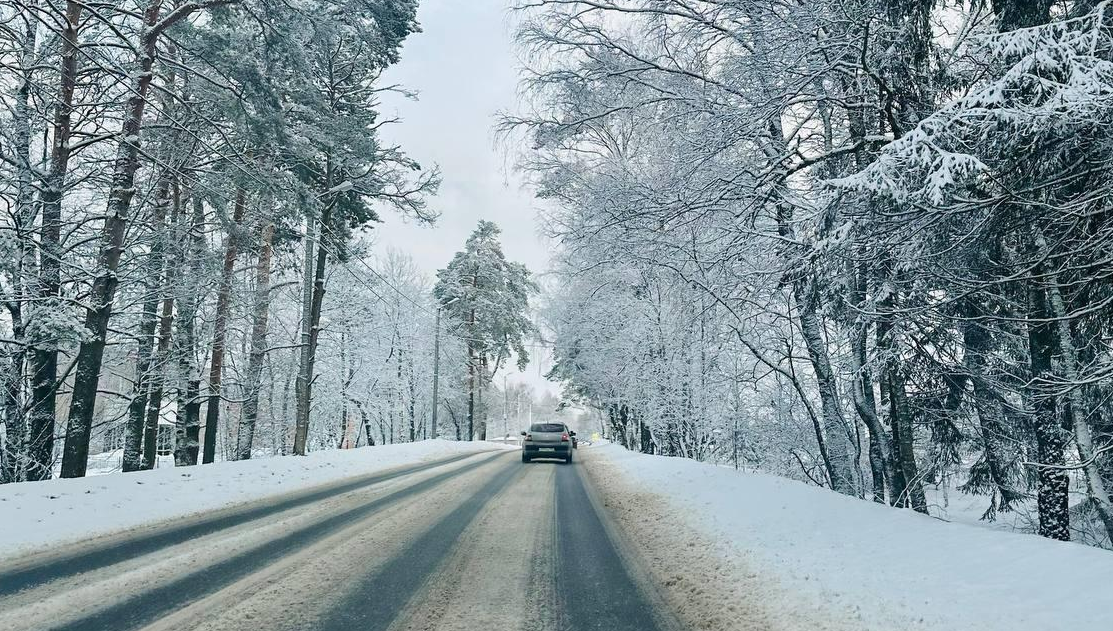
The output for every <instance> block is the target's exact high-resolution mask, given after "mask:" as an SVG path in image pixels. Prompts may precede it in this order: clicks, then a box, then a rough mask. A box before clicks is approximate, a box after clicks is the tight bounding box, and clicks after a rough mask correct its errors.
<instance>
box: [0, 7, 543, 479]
mask: <svg viewBox="0 0 1113 631" xmlns="http://www.w3.org/2000/svg"><path fill="white" fill-rule="evenodd" d="M416 11H417V2H416V0H399V1H391V2H380V1H378V0H356V1H354V2H349V1H336V0H320V1H318V0H312V1H310V2H305V3H297V4H296V5H290V4H287V3H272V2H268V1H265V0H264V1H256V0H202V1H200V2H184V3H183V2H169V1H166V0H150V1H149V2H139V3H97V4H88V3H85V2H82V1H80V0H74V1H63V2H52V1H51V2H47V1H37V0H35V1H32V2H26V3H25V2H22V1H21V0H15V1H14V2H13V1H5V2H2V3H0V60H2V63H3V65H2V69H0V90H2V96H0V99H2V100H3V104H4V108H3V111H2V113H0V200H2V202H3V211H2V214H0V303H2V305H3V310H2V315H0V361H2V362H3V369H0V375H2V377H3V378H2V380H0V381H2V384H0V385H2V387H3V397H2V405H0V420H2V423H3V426H2V427H3V431H2V432H0V447H2V449H0V480H2V481H3V482H18V481H24V480H44V479H48V478H51V477H59V476H60V477H81V476H84V475H86V473H88V472H90V470H91V469H93V470H96V472H99V473H104V472H107V471H112V470H121V469H122V470H123V471H136V470H142V469H151V468H153V467H155V466H158V465H159V464H160V459H163V460H165V461H166V462H164V463H163V464H164V465H167V464H175V465H178V466H188V465H194V464H198V463H210V462H214V461H217V460H237V459H240V460H242V459H247V458H251V457H253V455H255V456H259V455H278V454H283V455H284V454H302V455H304V454H305V453H306V452H307V451H311V450H320V449H325V448H346V447H354V446H359V445H368V444H372V445H373V444H384V443H394V442H412V441H415V440H420V439H423V438H431V437H436V436H438V435H441V436H446V437H451V438H455V439H457V440H463V439H471V438H473V437H477V438H483V437H485V434H486V423H485V419H486V418H487V415H488V409H490V410H492V411H491V414H492V415H495V416H496V417H497V416H498V415H499V414H498V412H499V410H501V417H502V423H501V424H500V425H499V427H498V429H499V430H500V431H503V430H505V431H504V433H507V432H509V431H510V428H506V427H505V426H506V425H507V424H508V422H507V421H506V416H507V410H508V406H510V401H511V399H513V404H514V413H515V423H516V422H517V419H518V418H519V416H520V417H523V418H527V417H528V416H529V415H530V414H532V412H531V411H530V410H531V407H532V405H533V403H534V398H535V395H534V393H533V392H532V391H529V390H528V388H526V389H523V388H522V387H517V388H515V387H509V386H506V385H505V384H504V385H503V387H502V388H501V389H500V388H498V384H497V383H496V382H495V380H494V375H495V373H497V372H498V371H499V369H500V367H503V366H505V365H507V364H509V363H510V362H512V361H518V362H519V363H520V364H522V365H524V364H525V363H526V362H528V357H529V354H528V350H527V349H526V347H525V346H524V344H529V343H531V342H530V341H529V340H527V339H526V338H530V336H531V335H532V333H531V332H532V330H533V329H532V324H531V323H530V321H529V320H528V319H527V318H525V316H524V315H523V314H524V310H525V309H526V303H527V301H528V298H529V295H530V294H532V293H535V291H536V286H535V284H534V282H533V280H532V279H531V278H530V276H529V271H528V270H525V269H524V268H523V267H521V266H520V265H517V264H515V263H512V262H508V261H506V259H505V257H504V256H503V254H502V251H501V249H500V246H499V229H498V226H495V225H494V224H490V223H489V222H488V223H480V224H479V226H478V227H477V228H476V234H475V235H474V237H473V239H470V240H469V241H468V242H467V243H466V244H461V245H462V246H463V249H462V251H461V252H460V253H459V254H458V255H457V257H456V259H455V260H453V261H445V262H444V263H445V268H444V270H442V274H441V276H440V278H438V279H432V278H428V277H427V276H426V275H425V274H424V273H423V272H422V271H421V269H420V267H419V266H418V265H417V264H416V263H415V262H414V261H413V260H412V259H411V258H410V257H409V256H408V255H407V254H406V253H405V248H404V246H405V244H397V247H393V246H392V247H393V249H390V250H388V251H387V253H386V254H385V255H384V254H382V253H381V250H380V253H378V254H376V253H375V252H373V251H372V250H371V244H372V242H373V232H374V230H373V228H374V226H375V225H376V224H377V223H378V222H380V221H403V220H405V221H412V222H417V223H419V224H432V223H433V222H434V221H435V220H436V218H437V214H438V213H437V212H436V211H435V210H434V209H432V208H431V207H430V206H429V204H428V200H429V198H430V196H431V195H433V194H434V193H435V192H436V190H437V187H438V185H439V182H440V174H439V172H438V170H437V168H435V167H426V166H423V165H422V164H419V163H418V162H417V161H416V160H415V159H413V158H411V157H410V156H409V155H408V154H407V153H406V152H405V151H404V149H403V148H402V147H399V146H395V145H392V144H390V143H389V142H387V141H385V140H383V138H382V134H381V131H382V129H383V128H384V127H385V126H388V125H393V124H398V123H399V121H397V120H395V119H392V118H390V117H385V116H383V115H382V114H381V113H380V109H381V108H380V99H381V97H382V96H383V95H384V94H385V93H388V92H389V93H395V94H397V93H401V94H402V95H403V96H412V95H411V94H409V93H408V92H407V90H406V88H405V87H403V86H398V85H392V84H389V83H386V82H384V81H383V80H382V74H383V71H384V70H385V69H386V68H388V67H389V66H391V65H392V64H395V63H396V62H398V60H399V56H400V52H401V48H402V46H403V43H404V41H405V40H406V39H407V37H409V36H410V35H412V34H414V33H417V32H419V31H420V27H419V25H418V22H417V18H416ZM434 280H435V281H436V284H435V287H434ZM434 288H435V289H436V292H437V296H440V297H443V300H442V299H441V298H438V297H437V296H434V291H433V290H434ZM326 289H327V293H326ZM442 303H443V304H442ZM442 312H443V316H444V317H443V318H442V317H441V316H442ZM477 314H478V317H477ZM530 339H532V338H530ZM512 353H513V355H514V357H513V358H512V357H511V354H512ZM488 390H490V392H489V393H488ZM485 393H488V399H489V401H488V402H487V403H485V401H484V394H485ZM523 397H524V398H525V403H524V405H525V406H526V407H525V408H523ZM523 409H524V410H525V411H523V412H521V413H520V414H519V411H520V410H523ZM555 409H556V403H555V402H553V401H548V402H547V403H546V404H545V405H539V407H538V413H539V414H543V413H548V412H550V411H554V410H555ZM438 412H439V418H438ZM513 429H514V431H515V433H516V428H513Z"/></svg>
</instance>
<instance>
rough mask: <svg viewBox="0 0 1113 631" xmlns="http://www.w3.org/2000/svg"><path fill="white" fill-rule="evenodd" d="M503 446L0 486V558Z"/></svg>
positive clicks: (428, 445)
mask: <svg viewBox="0 0 1113 631" xmlns="http://www.w3.org/2000/svg"><path fill="white" fill-rule="evenodd" d="M505 448H506V447H504V446H502V445H496V444H493V443H486V442H453V441H446V440H426V441H422V442H417V443H406V444H400V445H383V446H376V447H361V448H359V449H346V450H329V451H320V452H314V453H310V454H309V455H308V456H306V457H305V458H296V457H276V458H263V459H259V460H246V461H241V462H218V463H216V464H208V465H202V466H196V467H177V468H173V467H169V468H165V469H155V470H153V471H141V472H136V473H127V474H116V475H98V476H94V477H86V478H75V479H68V480H61V479H56V480H48V481H45V482H24V483H20V484H5V485H3V486H0V557H3V556H8V555H13V554H18V553H22V552H25V551H28V550H30V549H33V548H38V547H40V546H44V545H46V544H54V543H59V542H68V541H74V540H78V539H86V538H89V537H94V536H98V535H103V534H107V533H110V532H114V531H118V530H124V529H127V528H132V527H135V526H139V525H142V524H148V523H152V522H157V521H162V520H166V519H171V518H177V517H183V516H186V515H193V514H197V513H202V512H206V511H211V510H215V509H219V508H224V507H227V506H231V505H233V504H238V503H242V502H247V501H250V500H257V499H261V498H265V497H270V496H275V495H281V494H284V493H289V492H291V491H298V490H302V489H306V488H309V487H313V486H317V485H320V484H327V483H330V482H337V481H340V480H343V479H345V478H351V477H355V476H361V475H366V474H370V473H375V472H378V471H385V470H386V469H391V468H394V467H400V466H405V465H410V464H418V463H421V462H426V461H430V460H437V459H441V458H447V457H450V456H454V455H458V454H472V453H479V452H482V451H490V450H494V449H505Z"/></svg>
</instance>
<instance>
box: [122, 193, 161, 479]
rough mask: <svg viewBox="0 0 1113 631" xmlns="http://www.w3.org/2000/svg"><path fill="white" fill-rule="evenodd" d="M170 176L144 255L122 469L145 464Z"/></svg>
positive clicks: (158, 201)
mask: <svg viewBox="0 0 1113 631" xmlns="http://www.w3.org/2000/svg"><path fill="white" fill-rule="evenodd" d="M169 196H170V178H169V174H167V173H164V174H163V175H162V177H160V178H159V182H158V186H157V187H156V193H155V204H154V214H153V216H152V220H151V223H152V225H151V232H152V239H153V241H152V243H151V251H150V252H149V253H148V255H147V265H146V268H147V269H146V270H145V271H144V283H143V289H144V295H143V309H142V315H140V318H139V335H138V337H139V347H138V350H137V354H136V358H137V359H136V362H135V380H134V382H133V387H132V398H131V404H130V405H128V417H127V422H126V424H125V425H124V457H123V463H122V467H123V470H124V471H125V472H127V471H139V470H140V469H144V468H146V467H145V466H144V462H143V438H144V433H145V429H144V424H145V419H146V412H147V396H148V394H149V391H150V373H151V361H152V358H153V355H154V346H155V331H156V329H157V328H158V306H159V293H160V291H161V289H162V276H163V268H164V267H165V264H164V258H165V257H164V252H165V246H166V238H165V235H164V234H163V224H165V222H166V206H167V204H168V203H169V201H170V200H169Z"/></svg>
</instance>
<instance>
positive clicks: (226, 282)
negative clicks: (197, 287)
mask: <svg viewBox="0 0 1113 631" xmlns="http://www.w3.org/2000/svg"><path fill="white" fill-rule="evenodd" d="M245 205H246V199H245V193H244V190H243V189H242V188H240V189H237V191H236V200H235V202H233V209H232V225H231V226H229V229H228V237H227V241H226V242H225V244H224V267H223V269H222V270H221V274H220V290H219V292H218V293H217V297H216V316H215V320H214V323H213V350H212V354H211V355H210V364H209V393H208V400H207V401H206V406H205V442H204V449H203V450H202V455H201V458H202V459H201V462H202V463H203V464H208V463H210V462H213V460H214V459H215V458H216V430H217V425H218V424H219V423H220V396H221V395H220V384H221V379H222V378H223V376H224V344H225V340H226V338H227V329H228V312H229V311H230V310H231V308H232V274H233V272H235V270H236V258H237V257H238V256H239V244H238V238H239V237H238V231H239V230H240V225H241V224H242V223H243V217H244V206H245Z"/></svg>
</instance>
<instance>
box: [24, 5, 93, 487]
mask: <svg viewBox="0 0 1113 631" xmlns="http://www.w3.org/2000/svg"><path fill="white" fill-rule="evenodd" d="M82 9H83V6H82V4H81V3H78V2H72V1H68V2H66V16H65V24H64V25H63V27H62V37H61V63H60V65H59V72H58V75H59V78H58V84H59V90H58V99H57V101H56V102H55V104H54V120H53V122H52V127H53V139H52V143H51V148H50V170H49V172H48V173H47V177H46V186H45V187H43V190H42V192H41V193H40V195H39V200H40V202H41V204H42V230H41V232H40V235H39V241H40V242H39V248H40V252H41V255H40V260H39V287H38V290H39V291H38V294H39V298H40V301H41V302H43V303H47V302H49V301H53V300H56V299H57V297H58V295H59V293H60V291H61V287H62V279H61V261H62V247H61V226H62V197H63V195H64V194H65V188H66V174H67V173H68V172H69V160H70V135H71V125H72V123H71V119H72V116H73V93H74V88H75V87H76V85H77V73H78V66H77V52H78V44H77V37H78V35H77V31H78V28H79V27H80V26H81V12H82ZM30 370H31V405H30V413H29V419H28V423H29V428H28V436H27V438H28V449H27V453H28V456H29V460H28V464H27V479H28V480H46V479H48V478H50V476H51V465H52V463H53V461H54V426H55V418H56V416H57V407H58V385H59V384H58V382H57V380H58V346H57V342H56V341H51V342H49V343H38V344H36V346H35V348H34V349H33V351H32V353H31V367H30Z"/></svg>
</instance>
